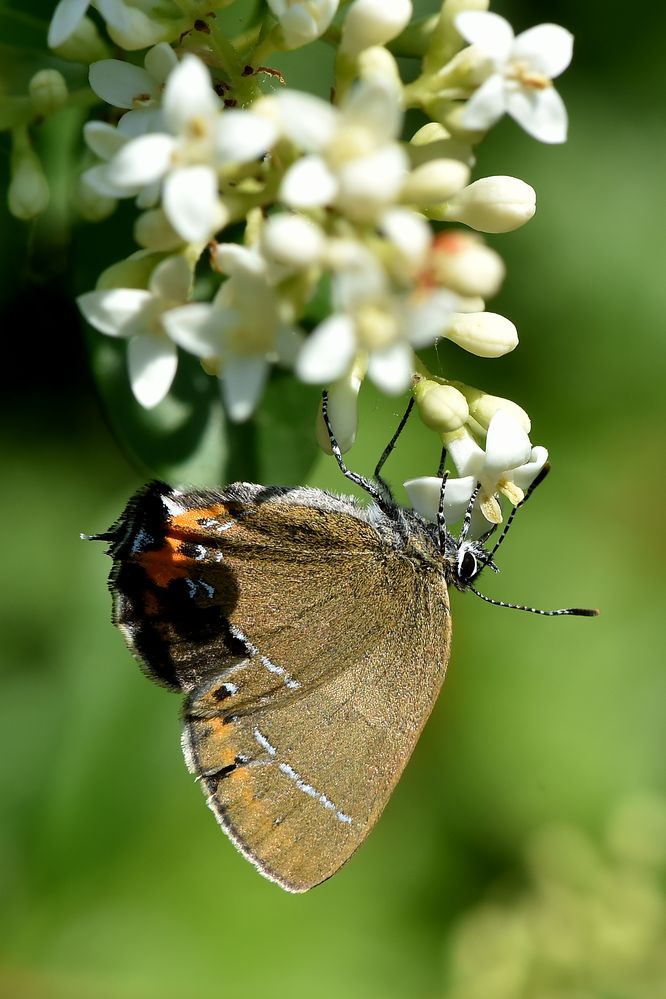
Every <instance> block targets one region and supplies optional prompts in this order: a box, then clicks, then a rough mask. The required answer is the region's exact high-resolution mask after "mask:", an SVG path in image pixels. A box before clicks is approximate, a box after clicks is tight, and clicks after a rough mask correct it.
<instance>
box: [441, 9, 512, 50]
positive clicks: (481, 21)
mask: <svg viewBox="0 0 666 999" xmlns="http://www.w3.org/2000/svg"><path fill="white" fill-rule="evenodd" d="M455 26H456V28H457V30H458V31H459V32H460V34H461V35H462V36H463V38H464V39H465V40H466V41H468V42H470V43H471V44H472V45H476V47H477V48H478V49H481V51H482V52H484V53H485V54H486V55H487V56H490V58H491V59H493V60H494V61H495V62H497V63H503V62H505V61H506V59H507V58H508V55H509V52H510V51H511V46H512V44H513V40H514V36H513V28H512V27H511V25H510V24H509V22H508V21H507V20H506V18H504V17H500V15H499V14H492V13H490V11H480V10H479V11H477V10H467V11H463V12H462V13H460V14H458V16H457V17H456V19H455Z"/></svg>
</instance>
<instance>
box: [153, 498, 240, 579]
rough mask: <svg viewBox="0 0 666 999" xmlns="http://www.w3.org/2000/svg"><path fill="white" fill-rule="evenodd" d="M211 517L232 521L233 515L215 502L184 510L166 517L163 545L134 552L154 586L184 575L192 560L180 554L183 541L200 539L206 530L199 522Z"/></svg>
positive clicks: (222, 521)
mask: <svg viewBox="0 0 666 999" xmlns="http://www.w3.org/2000/svg"><path fill="white" fill-rule="evenodd" d="M206 519H212V520H219V521H220V522H221V523H224V522H225V521H229V520H234V519H235V518H234V515H233V513H232V512H231V510H230V509H229V508H228V507H227V506H225V505H224V503H216V504H214V505H212V506H209V507H195V508H194V509H192V510H184V511H183V513H179V514H177V515H176V516H174V517H169V518H168V520H167V531H166V536H165V538H164V544H163V545H162V547H161V548H159V549H157V550H156V551H145V552H141V553H140V555H138V557H137V559H136V561H137V562H138V563H139V565H140V566H141V568H142V569H144V571H145V572H146V574H147V575H148V576H149V577H150V578H151V579H152V581H153V582H154V583H155V584H156V585H157V586H168V585H169V583H170V582H171V581H172V580H173V579H179V578H182V577H183V576H187V574H188V571H189V568H190V566H191V565H192V559H191V558H190V557H189V556H188V555H183V554H181V551H180V546H181V544H182V542H183V541H187V540H194V539H203V540H204V541H205V536H206V532H205V530H204V529H203V528H202V527H201V524H200V523H199V521H201V520H206Z"/></svg>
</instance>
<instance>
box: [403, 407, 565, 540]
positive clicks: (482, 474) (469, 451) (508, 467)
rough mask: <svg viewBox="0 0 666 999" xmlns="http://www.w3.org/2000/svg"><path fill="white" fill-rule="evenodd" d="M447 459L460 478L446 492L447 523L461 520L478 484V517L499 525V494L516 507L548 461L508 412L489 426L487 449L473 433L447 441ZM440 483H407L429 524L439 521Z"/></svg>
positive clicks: (479, 527) (478, 529)
mask: <svg viewBox="0 0 666 999" xmlns="http://www.w3.org/2000/svg"><path fill="white" fill-rule="evenodd" d="M448 450H449V454H450V455H451V457H452V458H453V461H454V463H455V466H456V468H457V469H458V472H459V473H460V475H461V478H457V479H456V478H450V479H449V480H448V481H447V483H446V487H445V490H444V498H445V511H446V515H447V519H448V520H451V521H454V520H458V519H459V518H460V517H462V515H463V514H464V512H465V510H466V509H467V505H468V503H469V500H470V497H471V495H472V493H473V491H474V489H475V487H476V484H477V482H480V483H481V489H480V492H479V496H478V498H477V502H476V506H475V512H476V511H477V510H478V511H480V512H481V513H482V514H483V518H485V528H487V524H488V522H490V523H491V524H499V523H501V520H502V510H501V507H500V504H499V501H498V499H497V493H501V494H502V495H504V496H506V497H507V498H508V499H509V500H510V502H511V503H512V504H513V505H514V506H516V505H517V504H518V503H520V501H521V500H522V499H523V497H524V490H525V489H527V488H528V487H529V486H530V485H531V484H532V482H533V481H534V479H535V478H536V477H537V475H538V474H539V472H540V471H541V469H542V468H543V466H544V465H545V464H546V461H547V460H548V451H547V450H546V448H545V447H539V446H537V447H532V445H531V444H530V441H529V437H528V436H527V434H526V433H525V431H524V430H523V428H522V427H521V425H520V423H519V422H518V421H517V420H516V419H515V418H514V417H513V416H512V415H510V414H509V413H508V412H507V411H506V410H501V409H500V410H498V411H497V412H496V413H495V415H494V416H493V418H492V419H491V421H490V426H489V427H488V435H487V437H486V449H485V451H484V450H483V448H481V447H479V445H478V444H477V443H476V441H474V439H473V438H472V436H471V434H468V433H466V432H465V433H460V434H459V435H458V437H457V438H455V439H453V440H449V443H448ZM441 483H442V480H441V479H440V478H437V477H436V476H424V477H422V478H418V479H410V480H409V481H408V482H405V489H406V490H407V492H408V494H409V497H410V501H411V503H412V505H413V506H414V508H415V509H416V510H417V511H418V513H420V514H421V516H422V517H425V518H426V519H428V520H432V521H435V520H436V519H437V508H438V505H439V495H440V488H441ZM472 526H473V528H474V530H473V533H474V534H476V535H477V536H478V534H481V533H483V531H484V529H485V528H484V521H483V520H481V519H480V518H479V517H478V515H477V517H476V518H475V519H474V520H473V522H472Z"/></svg>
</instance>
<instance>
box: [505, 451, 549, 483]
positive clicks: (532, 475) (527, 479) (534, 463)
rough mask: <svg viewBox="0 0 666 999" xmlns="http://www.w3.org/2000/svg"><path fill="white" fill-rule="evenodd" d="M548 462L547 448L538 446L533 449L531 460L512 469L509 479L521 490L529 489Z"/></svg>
mask: <svg viewBox="0 0 666 999" xmlns="http://www.w3.org/2000/svg"><path fill="white" fill-rule="evenodd" d="M547 461H548V451H547V450H546V448H545V447H541V445H540V444H537V446H536V447H533V448H532V454H531V456H530V460H529V461H527V462H525V464H524V465H521V466H520V467H519V468H514V469H511V471H510V472H509V473H508V475H507V478H510V479H511V480H512V481H513V482H515V483H516V485H517V486H518V487H519V488H520V489H529V487H530V486H531V485H532V483H533V482H534V480H535V479H536V477H537V475H538V474H539V472H540V471H541V469H542V468H543V466H544V465H545V464H546V462H547Z"/></svg>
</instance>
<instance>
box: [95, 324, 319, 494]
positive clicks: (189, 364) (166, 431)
mask: <svg viewBox="0 0 666 999" xmlns="http://www.w3.org/2000/svg"><path fill="white" fill-rule="evenodd" d="M86 339H87V345H88V350H89V353H90V359H91V367H92V372H93V375H94V378H95V381H96V383H97V388H98V391H99V396H100V400H101V403H102V406H103V409H104V412H105V415H106V418H107V421H108V423H109V426H110V428H111V431H112V433H113V434H114V436H115V437H116V439H117V441H118V444H119V446H120V447H121V448H122V450H123V451H124V452H125V453H126V455H127V457H128V460H129V461H130V462H131V464H133V465H134V466H135V467H136V468H137V469H139V470H140V472H141V473H142V474H144V475H145V476H146V478H153V477H158V478H164V479H166V480H167V481H169V482H173V483H178V484H183V485H184V484H190V485H196V486H219V485H222V484H224V483H226V482H231V481H234V480H245V481H252V482H262V483H265V484H267V485H268V484H280V485H298V484H300V483H302V482H303V481H304V479H305V477H306V475H307V472H308V471H309V469H310V467H311V466H312V464H313V462H314V460H315V458H316V457H317V454H318V449H317V445H316V442H315V438H314V421H315V415H316V411H317V406H318V403H319V390H318V389H316V388H313V387H311V386H305V385H301V384H300V383H298V382H296V380H295V379H294V378H293V376H291V375H289V374H287V373H285V372H274V373H273V376H272V378H271V380H270V382H269V384H268V386H267V389H266V393H265V395H264V398H263V400H262V401H261V403H260V405H259V408H258V411H257V413H255V416H254V417H253V419H252V420H250V421H248V422H247V423H243V424H233V423H230V422H229V421H228V420H227V419H226V417H225V414H224V411H223V407H222V404H221V401H220V397H219V392H218V388H217V381H216V379H215V378H212V377H210V376H209V375H207V374H206V373H205V372H204V371H203V369H202V368H201V365H200V364H199V362H198V360H197V359H196V358H194V357H191V356H189V355H187V354H183V353H181V355H180V359H179V365H178V373H177V375H176V379H175V381H174V384H173V386H172V389H171V391H170V393H169V395H168V396H167V398H166V399H165V400H164V401H163V402H161V403H160V404H159V405H158V406H156V407H155V408H154V409H152V410H146V409H143V407H142V406H140V405H139V403H138V402H137V401H136V399H135V398H134V396H133V395H132V391H131V388H130V384H129V379H128V376H127V367H126V360H125V352H126V345H125V343H124V342H122V341H118V340H113V339H110V338H108V337H102V336H100V335H99V333H97V332H96V331H94V330H91V329H89V328H88V329H87V335H86Z"/></svg>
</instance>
